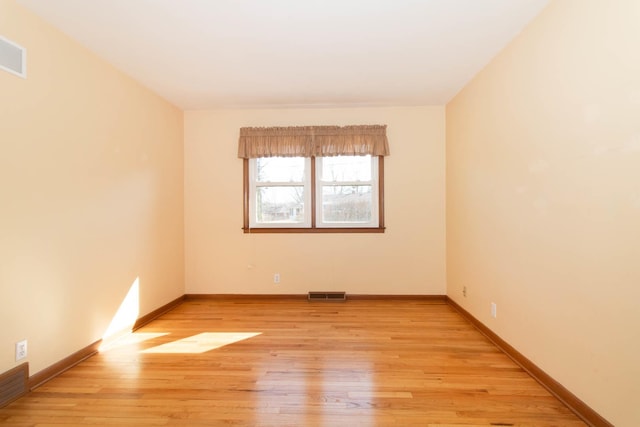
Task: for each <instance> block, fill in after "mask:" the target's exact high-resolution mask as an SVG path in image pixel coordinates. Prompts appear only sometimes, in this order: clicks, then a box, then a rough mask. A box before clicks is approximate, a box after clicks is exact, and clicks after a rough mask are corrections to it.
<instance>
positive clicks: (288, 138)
mask: <svg viewBox="0 0 640 427" xmlns="http://www.w3.org/2000/svg"><path fill="white" fill-rule="evenodd" d="M368 154H370V155H373V156H388V155H389V142H388V141H387V125H366V126H292V127H268V128H266V127H263V128H256V127H248V128H240V139H239V141H238V157H240V158H243V159H250V158H257V157H276V156H278V157H313V156H317V157H330V156H365V155H368Z"/></svg>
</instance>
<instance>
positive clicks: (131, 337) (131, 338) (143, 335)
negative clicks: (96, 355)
mask: <svg viewBox="0 0 640 427" xmlns="http://www.w3.org/2000/svg"><path fill="white" fill-rule="evenodd" d="M165 335H169V333H168V332H133V333H129V334H126V335H123V336H121V337H119V338H118V339H116V340H112V341H110V342H109V343H107V344H104V345H101V346H100V351H108V350H113V349H116V348H122V347H127V346H130V345H135V344H139V343H141V342H145V341H148V340H152V339H154V338H158V337H163V336H165Z"/></svg>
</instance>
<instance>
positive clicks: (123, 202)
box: [0, 0, 184, 373]
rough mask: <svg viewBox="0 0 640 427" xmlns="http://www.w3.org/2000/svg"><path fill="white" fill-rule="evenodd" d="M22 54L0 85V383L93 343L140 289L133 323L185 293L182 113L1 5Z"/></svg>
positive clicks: (0, 24) (1, 28) (6, 28)
mask: <svg viewBox="0 0 640 427" xmlns="http://www.w3.org/2000/svg"><path fill="white" fill-rule="evenodd" d="M0 34H1V35H3V36H5V37H7V38H9V39H11V40H13V41H15V42H16V43H18V44H20V45H22V46H24V47H26V48H27V51H28V53H27V57H28V64H27V71H28V78H27V79H26V80H24V79H21V78H19V77H16V76H14V75H11V74H9V73H6V72H4V71H0V148H1V154H0V203H1V208H0V372H3V371H5V370H7V369H9V368H11V367H13V366H14V365H15V364H16V363H15V361H14V344H15V342H16V341H18V340H21V339H28V343H29V348H28V350H29V357H28V361H29V362H30V367H31V371H32V373H35V372H37V371H39V370H41V369H43V368H45V367H47V366H49V365H50V364H52V363H54V362H57V361H59V360H60V359H62V358H64V357H66V356H68V355H70V354H71V353H73V352H75V351H77V350H79V349H81V348H83V347H85V346H87V345H89V344H90V343H93V342H95V341H96V340H98V339H100V338H101V337H102V335H103V333H104V332H105V330H106V329H107V327H108V326H109V323H110V321H111V319H112V317H113V316H114V314H115V312H116V310H117V309H118V307H119V305H120V303H121V302H122V300H123V298H124V296H125V295H126V294H127V292H128V290H129V287H130V286H131V284H132V283H133V282H134V281H135V279H136V278H137V277H138V278H139V283H140V303H139V314H140V315H143V314H145V313H147V312H149V311H151V310H153V309H155V308H157V307H159V306H161V305H163V304H165V303H167V302H169V301H171V300H172V299H174V298H176V297H178V296H180V295H182V294H183V293H184V270H183V147H182V140H183V121H182V120H183V116H182V112H181V111H180V110H178V109H177V108H175V107H173V106H171V105H170V104H168V103H167V102H165V101H164V100H162V99H160V98H159V97H157V96H156V95H154V94H152V93H151V92H149V91H148V90H146V89H144V88H142V87H141V86H139V85H138V84H137V83H135V82H133V81H132V80H131V79H129V78H128V77H126V76H124V75H123V74H121V73H120V72H118V71H116V70H115V69H113V68H112V67H111V66H109V65H107V64H106V63H104V62H102V61H101V60H99V59H98V58H96V57H95V56H94V55H93V54H91V53H89V52H88V51H87V50H85V49H84V48H82V47H80V46H79V45H78V44H76V43H74V42H72V41H70V40H69V39H68V38H67V37H66V36H64V35H62V34H61V33H59V32H57V31H56V30H54V29H52V28H51V27H49V26H48V25H46V24H44V23H43V22H41V21H40V20H39V19H38V18H36V17H35V16H34V15H32V14H31V13H30V12H27V11H26V10H25V9H23V8H22V7H20V6H18V5H16V4H15V3H14V2H13V1H11V0H0Z"/></svg>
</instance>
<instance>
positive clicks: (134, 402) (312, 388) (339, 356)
mask: <svg viewBox="0 0 640 427" xmlns="http://www.w3.org/2000/svg"><path fill="white" fill-rule="evenodd" d="M0 424H2V425H7V426H14V427H19V426H20V427H21V426H37V427H45V426H56V427H60V426H63V425H73V426H81V425H126V426H133V427H135V426H212V425H213V426H215V425H252V426H253V425H256V426H288V425H290V426H385V425H390V426H391V425H400V426H410V425H417V426H434V427H435V426H474V425H475V426H491V425H493V426H496V425H503V426H504V425H540V426H583V425H584V424H583V423H582V422H581V421H580V420H579V419H578V418H577V417H576V416H575V415H573V414H572V413H571V412H570V411H569V410H568V409H567V408H566V407H565V406H564V405H563V404H562V403H561V402H559V401H558V400H557V399H555V398H554V397H552V396H551V395H550V394H549V393H548V392H547V391H546V390H545V389H544V388H542V387H541V386H540V385H539V384H538V383H537V382H536V381H534V380H533V379H532V378H531V377H529V376H528V375H527V374H526V373H525V372H524V371H523V370H522V369H520V368H519V367H518V366H517V365H515V364H514V363H513V362H512V361H511V360H510V359H509V358H508V357H507V356H506V355H504V354H503V353H502V352H501V351H499V350H498V349H497V348H496V347H495V346H494V345H493V344H491V343H490V342H489V341H488V340H487V339H486V338H485V337H484V336H482V335H481V334H480V333H479V332H477V331H476V330H475V329H474V328H473V327H472V326H471V325H470V324H469V323H467V321H466V320H464V319H463V318H462V317H461V316H460V315H459V314H458V313H457V312H455V311H454V310H453V309H452V308H451V307H449V306H448V305H447V304H444V303H438V302H433V301H421V300H393V301H383V300H353V301H348V302H346V303H340V304H338V303H309V302H307V301H304V300H283V301H278V300H258V299H256V300H250V299H242V300H207V299H197V300H188V301H185V302H183V303H182V304H181V305H179V306H178V307H176V308H174V309H173V310H172V311H170V312H168V313H166V314H164V315H163V316H162V317H160V318H159V319H157V320H155V321H153V322H151V323H149V324H147V325H146V326H145V327H143V328H141V329H139V330H138V331H136V332H135V333H134V334H132V335H131V336H129V337H125V338H123V339H121V340H120V341H118V342H115V343H113V344H112V345H111V347H110V348H109V349H107V350H105V351H102V352H100V353H99V354H97V355H95V356H93V357H91V358H89V359H87V360H85V361H84V362H82V363H81V364H79V365H78V366H76V367H74V368H72V369H70V370H68V371H67V372H65V373H63V374H62V375H60V376H58V377H57V378H55V379H53V380H51V381H49V382H48V383H46V384H44V385H42V386H41V387H39V388H37V389H36V390H35V391H33V392H31V393H29V394H28V395H27V396H25V397H23V398H21V399H19V400H17V401H15V402H14V403H12V404H11V405H9V406H7V407H6V408H4V409H1V410H0Z"/></svg>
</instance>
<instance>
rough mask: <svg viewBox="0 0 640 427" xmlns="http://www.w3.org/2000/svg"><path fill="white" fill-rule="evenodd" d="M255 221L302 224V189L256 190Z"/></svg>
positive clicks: (298, 187)
mask: <svg viewBox="0 0 640 427" xmlns="http://www.w3.org/2000/svg"><path fill="white" fill-rule="evenodd" d="M256 221H257V222H259V223H272V224H273V223H301V222H304V187H303V186H291V187H258V188H256Z"/></svg>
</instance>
